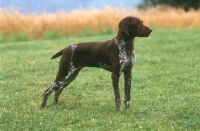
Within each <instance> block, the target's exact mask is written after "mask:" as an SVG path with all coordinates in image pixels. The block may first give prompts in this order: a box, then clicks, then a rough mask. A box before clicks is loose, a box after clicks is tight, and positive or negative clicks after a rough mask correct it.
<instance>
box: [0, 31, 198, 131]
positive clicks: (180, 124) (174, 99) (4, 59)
mask: <svg viewBox="0 0 200 131" xmlns="http://www.w3.org/2000/svg"><path fill="white" fill-rule="evenodd" d="M199 34H200V29H168V30H164V29H154V31H153V32H152V34H151V35H150V36H149V37H148V38H136V40H135V47H136V56H137V61H136V64H135V67H134V69H133V79H132V90H131V96H132V98H131V108H130V109H129V110H124V111H123V112H117V111H116V109H115V105H114V93H113V89H112V85H111V77H110V76H111V73H110V72H107V71H105V70H103V69H98V68H85V69H83V70H82V71H81V72H80V74H79V75H78V77H77V78H76V80H75V81H74V82H72V83H71V84H70V85H69V86H68V87H66V88H65V90H64V91H63V93H62V94H61V96H60V99H59V103H58V104H57V105H54V104H53V97H54V94H52V95H51V97H50V98H49V100H48V102H47V106H46V107H45V108H44V109H42V110H41V109H39V106H40V103H41V101H42V97H43V92H44V90H45V89H46V88H47V87H48V86H49V85H50V84H51V83H52V82H53V80H54V78H55V75H56V73H57V70H58V62H59V58H58V59H55V60H53V61H51V60H49V57H50V56H51V55H53V54H54V53H56V52H57V51H59V50H60V49H62V48H63V47H65V46H67V45H70V44H73V43H77V42H84V41H105V40H108V39H111V38H113V37H115V33H110V34H102V35H100V34H99V35H91V36H90V35H86V36H84V35H83V36H81V35H78V36H71V37H69V36H68V37H61V38H59V39H54V40H51V39H40V40H32V41H25V42H20V41H19V42H4V43H0V50H1V51H0V52H1V57H0V63H1V64H0V92H1V93H0V117H1V118H0V130H1V131H11V130H12V131H44V130H48V131H70V130H72V131H78V130H96V131H99V130H102V131H105V130H113V131H116V130H121V131H125V130H127V131H133V130H160V131H164V130H169V131H171V130H191V131H197V130H200V37H199ZM120 91H121V98H123V96H124V94H123V75H122V76H121V78H120ZM123 107H124V105H123Z"/></svg>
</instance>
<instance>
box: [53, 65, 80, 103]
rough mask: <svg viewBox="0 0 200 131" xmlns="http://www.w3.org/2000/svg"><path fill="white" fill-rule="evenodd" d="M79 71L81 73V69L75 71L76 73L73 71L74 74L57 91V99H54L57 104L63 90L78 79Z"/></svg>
mask: <svg viewBox="0 0 200 131" xmlns="http://www.w3.org/2000/svg"><path fill="white" fill-rule="evenodd" d="M79 71H80V69H74V71H72V73H71V74H70V75H69V76H67V77H66V78H65V79H64V81H63V85H62V86H61V87H60V88H59V89H57V90H55V97H54V103H55V104H56V103H58V98H59V96H60V94H61V93H62V91H63V89H64V88H65V87H66V86H68V85H69V84H70V83H71V82H72V81H73V80H74V79H75V78H76V76H77V75H78V73H79Z"/></svg>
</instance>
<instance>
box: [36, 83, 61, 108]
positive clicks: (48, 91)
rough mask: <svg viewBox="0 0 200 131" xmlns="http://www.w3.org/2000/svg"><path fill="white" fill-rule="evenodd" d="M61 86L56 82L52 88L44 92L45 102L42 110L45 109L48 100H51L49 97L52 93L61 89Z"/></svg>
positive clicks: (42, 104)
mask: <svg viewBox="0 0 200 131" xmlns="http://www.w3.org/2000/svg"><path fill="white" fill-rule="evenodd" d="M59 86H60V85H59V84H58V83H56V82H54V83H52V84H51V86H50V87H49V88H48V89H46V90H45V92H44V97H43V101H42V103H41V106H40V108H43V107H45V105H46V102H47V99H48V98H49V96H50V95H51V93H52V92H53V91H54V90H55V89H56V88H59Z"/></svg>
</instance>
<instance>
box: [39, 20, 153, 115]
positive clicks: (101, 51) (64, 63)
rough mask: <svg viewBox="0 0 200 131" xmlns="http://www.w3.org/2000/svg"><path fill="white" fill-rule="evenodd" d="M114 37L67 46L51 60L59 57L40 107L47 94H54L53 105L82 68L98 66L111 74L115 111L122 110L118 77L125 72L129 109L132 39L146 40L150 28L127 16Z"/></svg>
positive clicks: (44, 102) (127, 106) (134, 58)
mask: <svg viewBox="0 0 200 131" xmlns="http://www.w3.org/2000/svg"><path fill="white" fill-rule="evenodd" d="M118 27H119V30H118V34H117V37H116V38H114V39H111V40H108V41H106V42H86V43H78V44H73V45H71V46H68V47H66V48H64V49H62V50H61V51H59V52H58V53H56V54H55V55H53V56H52V57H51V59H54V58H56V57H58V56H61V55H62V58H61V59H60V66H59V70H58V74H57V76H56V79H55V81H54V82H53V83H52V85H51V86H50V87H49V88H48V89H46V91H45V93H44V98H43V101H42V104H41V107H44V106H45V105H46V102H47V99H48V97H49V95H50V94H51V93H52V92H53V91H55V98H54V103H57V102H58V98H59V96H60V94H61V92H62V90H63V89H64V88H65V87H66V86H67V85H69V84H70V82H72V81H73V80H74V79H75V78H76V76H77V75H78V73H79V71H80V70H81V69H82V68H83V67H99V68H104V69H105V70H108V71H110V72H112V84H113V88H114V94H115V104H116V108H117V110H118V111H122V107H121V100H120V93H119V77H120V75H121V73H122V72H123V73H124V81H125V83H124V86H125V100H124V103H125V106H126V108H130V89H131V79H132V67H133V65H134V63H135V60H136V57H135V52H134V38H135V37H137V36H138V37H147V36H149V34H150V33H151V32H152V29H151V28H149V27H147V26H145V25H143V22H142V21H141V20H140V19H139V18H137V17H132V16H128V17H125V18H124V19H122V20H121V21H120V23H119V25H118Z"/></svg>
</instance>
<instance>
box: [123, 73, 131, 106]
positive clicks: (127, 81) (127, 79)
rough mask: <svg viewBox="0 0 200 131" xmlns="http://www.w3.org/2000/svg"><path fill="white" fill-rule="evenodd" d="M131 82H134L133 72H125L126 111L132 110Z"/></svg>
mask: <svg viewBox="0 0 200 131" xmlns="http://www.w3.org/2000/svg"><path fill="white" fill-rule="evenodd" d="M131 80H132V71H131V70H127V71H124V89H125V90H124V94H125V95H124V96H125V99H124V103H125V107H126V109H128V108H130V91H131Z"/></svg>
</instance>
